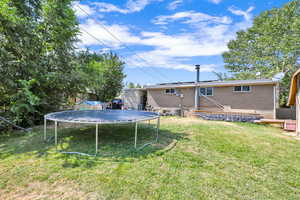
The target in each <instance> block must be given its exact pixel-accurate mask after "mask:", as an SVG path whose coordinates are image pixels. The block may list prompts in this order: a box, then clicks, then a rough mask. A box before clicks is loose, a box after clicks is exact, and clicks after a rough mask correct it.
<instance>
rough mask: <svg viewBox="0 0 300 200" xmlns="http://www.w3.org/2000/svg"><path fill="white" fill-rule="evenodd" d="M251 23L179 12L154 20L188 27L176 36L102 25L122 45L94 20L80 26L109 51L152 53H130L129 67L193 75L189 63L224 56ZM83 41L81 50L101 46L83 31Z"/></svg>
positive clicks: (206, 68) (211, 67)
mask: <svg viewBox="0 0 300 200" xmlns="http://www.w3.org/2000/svg"><path fill="white" fill-rule="evenodd" d="M252 9H253V8H251V9H250V8H249V9H248V10H247V11H246V12H247V14H248V15H249V16H250V15H251V13H250V12H251V10H252ZM243 16H244V15H243ZM248 19H249V18H246V17H244V20H242V21H240V22H235V23H234V22H232V20H231V18H229V17H227V16H211V15H207V14H205V13H199V12H195V11H186V12H178V13H175V14H173V15H168V16H159V17H157V18H155V20H154V23H156V24H164V25H165V26H168V25H169V24H170V23H173V22H174V23H181V24H184V25H186V27H185V29H188V30H189V31H178V32H177V33H174V34H166V33H163V32H154V31H152V32H149V31H142V32H139V33H136V34H134V33H133V32H132V27H129V26H125V25H118V24H106V23H105V22H101V23H102V24H105V27H106V28H107V29H108V30H109V31H110V32H112V33H113V34H114V35H115V36H116V37H117V38H119V39H120V40H122V43H123V44H121V43H120V42H119V41H117V40H116V39H115V38H113V37H112V36H111V35H110V34H109V33H107V31H105V30H104V29H103V27H102V26H101V25H99V24H98V23H96V21H95V20H92V19H88V20H86V21H85V22H84V24H81V25H80V28H81V30H86V31H88V32H89V33H90V34H92V35H94V36H95V37H96V38H97V39H98V40H101V41H103V42H104V43H105V45H104V46H105V47H107V48H111V49H119V48H122V47H124V46H123V45H124V44H126V45H127V46H132V45H135V46H143V47H147V48H148V49H150V50H144V51H139V52H136V53H137V55H138V56H136V55H134V53H133V52H132V51H128V53H129V52H130V53H131V55H130V56H126V57H125V58H124V59H125V61H126V63H127V66H128V67H141V66H142V67H163V68H172V69H185V70H189V71H193V70H194V66H193V65H189V63H188V62H189V61H190V60H191V59H195V58H198V57H201V56H215V55H220V54H222V53H223V52H224V51H226V50H227V42H228V41H229V40H231V39H234V37H235V33H236V31H238V30H240V29H245V28H248V27H249V26H250V25H251V21H248ZM80 39H81V40H82V41H81V43H80V45H81V46H90V45H99V41H97V40H96V39H95V38H93V37H91V36H89V35H88V34H86V33H85V32H84V31H82V34H81V36H80ZM131 49H135V48H131ZM140 57H142V58H143V59H145V60H146V61H145V60H143V59H140ZM216 67H217V65H215V64H209V65H203V67H202V68H201V69H202V70H203V71H215V69H216Z"/></svg>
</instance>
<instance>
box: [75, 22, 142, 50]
mask: <svg viewBox="0 0 300 200" xmlns="http://www.w3.org/2000/svg"><path fill="white" fill-rule="evenodd" d="M99 23H102V24H103V26H105V28H107V29H108V30H109V31H110V32H111V33H113V35H115V37H117V38H122V42H123V43H125V44H137V43H139V42H140V38H139V37H137V36H134V35H132V34H131V33H130V29H129V27H127V26H123V25H117V24H113V25H107V24H105V23H104V22H99ZM99 23H96V21H95V20H93V19H88V20H86V22H85V23H84V24H80V25H79V28H80V29H81V35H80V36H79V39H80V40H81V42H80V43H79V46H89V45H101V44H99V40H100V41H102V42H103V43H104V44H105V45H106V46H108V47H110V48H121V47H122V44H121V43H120V42H119V41H117V40H116V39H114V38H113V37H112V36H111V35H110V34H109V33H108V32H107V31H106V30H105V29H104V28H103V26H101V25H100V24H99ZM86 31H88V33H90V34H91V35H93V36H94V37H95V38H97V39H98V40H97V39H95V38H94V37H92V36H90V35H89V34H87V33H86Z"/></svg>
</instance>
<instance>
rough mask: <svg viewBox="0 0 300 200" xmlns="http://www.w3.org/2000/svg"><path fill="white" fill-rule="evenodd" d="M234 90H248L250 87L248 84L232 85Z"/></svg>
mask: <svg viewBox="0 0 300 200" xmlns="http://www.w3.org/2000/svg"><path fill="white" fill-rule="evenodd" d="M233 91H234V92H250V91H251V87H250V86H249V85H239V86H234V87H233Z"/></svg>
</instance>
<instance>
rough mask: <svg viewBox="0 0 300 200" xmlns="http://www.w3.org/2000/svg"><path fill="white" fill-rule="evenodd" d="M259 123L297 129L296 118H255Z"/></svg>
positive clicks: (292, 129)
mask: <svg viewBox="0 0 300 200" xmlns="http://www.w3.org/2000/svg"><path fill="white" fill-rule="evenodd" d="M254 123H257V124H277V125H280V127H281V128H283V129H284V130H286V131H296V120H282V119H261V120H255V121H254Z"/></svg>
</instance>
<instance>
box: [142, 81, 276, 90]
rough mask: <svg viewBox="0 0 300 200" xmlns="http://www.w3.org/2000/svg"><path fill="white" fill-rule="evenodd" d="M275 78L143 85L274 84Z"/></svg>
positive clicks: (223, 85) (213, 85) (176, 86)
mask: <svg viewBox="0 0 300 200" xmlns="http://www.w3.org/2000/svg"><path fill="white" fill-rule="evenodd" d="M277 83H278V81H277V80H271V79H255V80H229V81H200V82H198V83H196V82H177V83H162V84H156V85H148V86H145V88H146V89H162V88H189V87H196V86H200V87H225V86H235V85H276V84H277Z"/></svg>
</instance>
